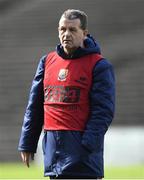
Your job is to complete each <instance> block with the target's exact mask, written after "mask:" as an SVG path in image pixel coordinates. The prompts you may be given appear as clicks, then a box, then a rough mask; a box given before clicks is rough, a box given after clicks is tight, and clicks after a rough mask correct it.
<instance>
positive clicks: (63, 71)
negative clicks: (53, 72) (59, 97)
mask: <svg viewBox="0 0 144 180" xmlns="http://www.w3.org/2000/svg"><path fill="white" fill-rule="evenodd" d="M67 76H68V69H60V71H59V74H58V80H59V81H66V78H67Z"/></svg>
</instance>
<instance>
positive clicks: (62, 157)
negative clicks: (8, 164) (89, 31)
mask: <svg viewBox="0 0 144 180" xmlns="http://www.w3.org/2000/svg"><path fill="white" fill-rule="evenodd" d="M84 44H85V48H78V49H77V50H76V51H75V52H74V54H73V56H70V57H69V56H67V55H66V54H65V53H64V50H63V48H62V46H61V45H60V44H59V45H58V46H57V48H56V51H57V53H58V54H59V55H60V56H61V57H62V58H63V59H71V60H75V59H76V58H79V57H82V56H85V55H87V54H91V53H99V54H100V48H99V46H98V45H97V43H96V42H95V41H94V39H93V38H92V37H91V36H90V35H88V37H87V39H86V40H85V41H84ZM45 59H46V56H43V57H42V58H41V59H40V62H39V65H38V68H37V71H36V74H35V77H34V80H33V82H32V87H31V91H30V96H29V101H28V105H27V108H26V112H25V115H24V122H23V126H22V132H21V137H20V141H19V147H18V149H19V151H26V152H34V153H35V152H36V149H37V144H38V140H39V136H40V133H41V131H42V127H43V121H44V117H43V114H44V113H43V111H44V110H43V102H44V94H43V78H44V64H45ZM89 98H90V116H89V120H88V122H87V124H86V129H85V131H84V132H83V133H82V132H78V131H45V132H44V138H43V153H44V164H45V176H49V175H59V174H62V175H76V176H80V175H85V176H91V177H97V178H98V177H103V176H104V170H103V149H104V135H105V133H106V131H107V129H108V127H109V125H110V123H111V122H112V119H113V116H114V108H115V78H114V72H113V67H112V65H111V64H110V62H109V61H107V60H106V59H105V58H103V59H102V60H100V61H99V62H98V63H97V64H96V65H95V67H94V69H93V82H92V87H91V91H90V92H89Z"/></svg>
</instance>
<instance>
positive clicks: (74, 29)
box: [58, 17, 87, 54]
mask: <svg viewBox="0 0 144 180" xmlns="http://www.w3.org/2000/svg"><path fill="white" fill-rule="evenodd" d="M80 25H81V23H80V20H79V19H73V20H69V19H66V18H64V17H62V18H61V19H60V21H59V28H58V31H59V39H60V42H61V44H62V46H63V48H64V51H65V53H67V54H71V53H72V52H73V51H74V50H76V49H77V48H78V47H83V41H84V38H85V36H86V34H87V30H83V29H81V27H80Z"/></svg>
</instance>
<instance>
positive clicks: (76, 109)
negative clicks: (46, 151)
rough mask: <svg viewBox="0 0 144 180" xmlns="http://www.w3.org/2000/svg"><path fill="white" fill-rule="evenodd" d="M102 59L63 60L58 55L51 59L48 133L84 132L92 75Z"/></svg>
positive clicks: (47, 67)
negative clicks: (57, 131) (53, 131)
mask: <svg viewBox="0 0 144 180" xmlns="http://www.w3.org/2000/svg"><path fill="white" fill-rule="evenodd" d="M100 59H102V56H101V55H99V54H90V55H86V56H84V57H81V58H77V59H63V58H61V57H60V56H59V55H58V54H57V53H56V52H52V53H50V54H49V55H48V56H47V59H46V62H45V74H44V99H45V101H44V129H46V130H77V131H83V130H84V129H85V125H86V122H87V120H88V116H89V92H90V88H91V83H92V71H93V68H94V66H95V64H96V63H97V62H98V61H99V60H100Z"/></svg>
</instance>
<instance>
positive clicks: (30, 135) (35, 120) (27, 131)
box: [18, 56, 46, 153]
mask: <svg viewBox="0 0 144 180" xmlns="http://www.w3.org/2000/svg"><path fill="white" fill-rule="evenodd" d="M45 59H46V56H43V57H42V58H41V59H40V62H39V64H38V67H37V71H36V74H35V76H34V79H33V82H32V86H31V90H30V95H29V100H28V105H27V108H26V111H25V115H24V121H23V125H22V131H21V136H20V141H19V146H18V150H19V151H26V152H34V153H35V152H36V149H37V144H38V140H39V136H40V133H41V130H42V126H43V121H44V120H43V119H44V111H43V101H44V94H43V77H44V62H45Z"/></svg>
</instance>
